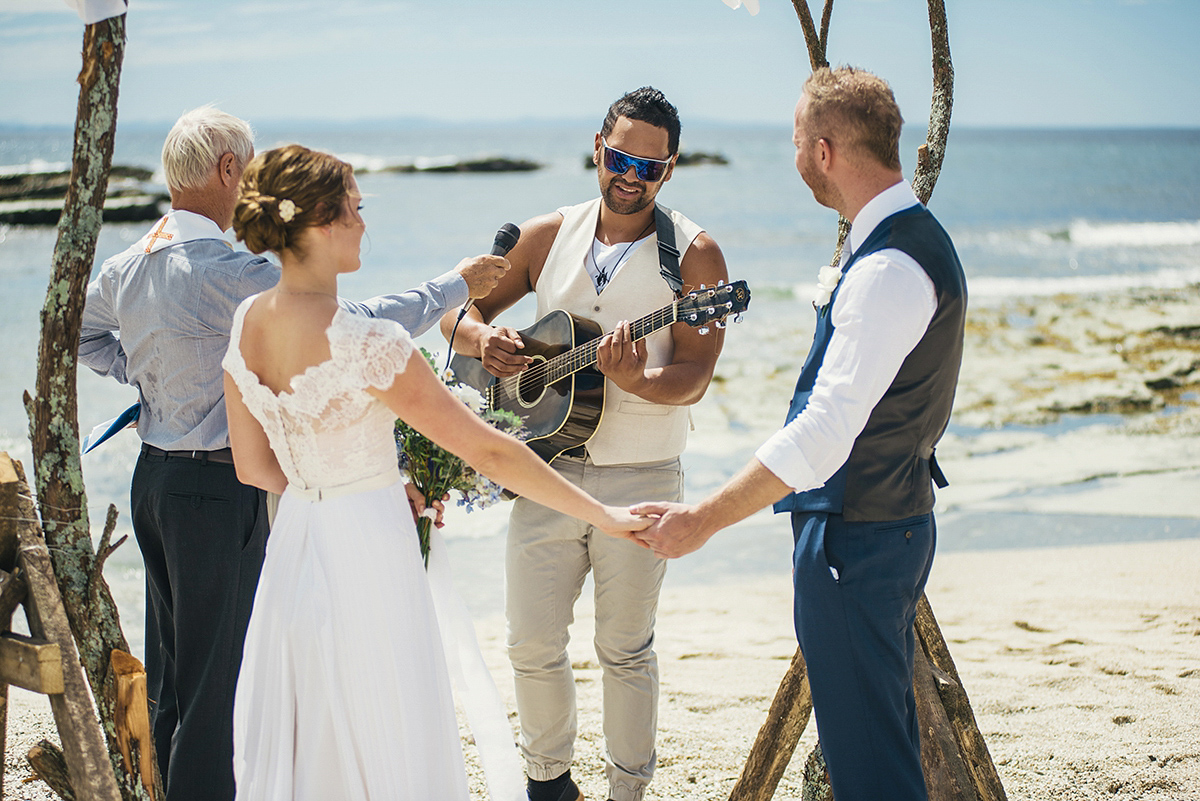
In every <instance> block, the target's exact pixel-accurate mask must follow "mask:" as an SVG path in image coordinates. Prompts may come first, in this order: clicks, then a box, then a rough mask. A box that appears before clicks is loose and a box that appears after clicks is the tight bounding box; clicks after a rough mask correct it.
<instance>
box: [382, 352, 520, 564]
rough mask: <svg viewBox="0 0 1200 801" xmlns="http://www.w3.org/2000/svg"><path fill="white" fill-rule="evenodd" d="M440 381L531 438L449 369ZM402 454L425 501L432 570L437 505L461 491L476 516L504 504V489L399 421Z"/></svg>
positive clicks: (423, 519) (494, 422) (421, 529)
mask: <svg viewBox="0 0 1200 801" xmlns="http://www.w3.org/2000/svg"><path fill="white" fill-rule="evenodd" d="M421 354H422V355H423V356H424V357H425V359H426V361H428V362H429V366H430V367H432V368H433V371H434V372H435V373H437V372H438V370H437V365H436V364H434V360H433V357H432V356H430V354H429V352H428V351H427V350H425V349H424V348H422V349H421ZM440 378H441V379H442V381H443V382H444V383H445V384H446V386H447V387H448V388H449V389H450V392H451V393H452V394H453V395H454V396H455V397H456V398H458V399H459V400H460V401H462V402H463V403H464V404H466V405H467V407H468V408H470V410H471V411H473V412H475V414H477V415H479V417H481V418H482V419H483V421H484V422H486V423H487V424H488V425H490V426H492V427H493V428H496V429H499V430H500V431H503V432H504V433H505V434H508V435H509V436H512V437H515V438H517V439H521V440H523V439H525V438H526V437H528V436H529V431H528V429H526V428H525V421H524V419H523V418H522V417H521V416H520V415H517V414H515V413H513V412H510V411H507V410H505V409H489V408H487V403H486V402H485V401H484V399H483V396H482V395H480V394H479V391H478V390H476V389H475V388H474V387H470V386H468V385H466V384H463V383H460V382H458V381H457V380H456V379H455V377H454V372H453V371H452V370H450V369H448V368H447V369H446V371H445V372H444V373H441V374H440ZM396 449H397V451H398V453H399V455H400V469H401V470H403V471H405V472H406V473H407V474H408V478H409V480H410V481H411V482H412V483H413V484H415V485H416V487H417V489H418V490H420V491H421V494H422V495H424V496H425V504H426V506H425V511H424V512H423V513H422V514H421V516H420V518H418V519H417V539H418V541H419V542H420V545H421V556H422V558H424V560H425V566H426V567H428V566H429V531H430V528H431V527H432V526H433V521H434V518H435V517H436V516H437V512H436V511H435V510H434V509H433V504H434V502H435V501H440V500H441V499H442V497H443V496H445V495H446V494H447V493H448V492H450V491H452V490H457V491H458V493H459V500H458V505H459V506H465V507H466V508H467V511H468V512H472V511H474V510H475V509H484V508H486V507H488V506H491V505H492V504H494V503H496V502H497V501H499V500H500V499H501V493H502V492H503V491H504V489H503V487H501V486H500V485H498V484H496V483H495V482H494V481H492V480H491V479H489V478H488V477H487V476H484V475H482V474H480V473H477V472H476V471H475V469H474V468H472V467H471V466H470V465H469V464H467V463H466V462H464V461H463V460H462V459H460V458H458V457H457V456H455V455H454V454H453V453H450V451H448V450H446V449H444V448H442V447H441V446H439V445H437V444H436V443H434V442H433V441H432V440H430V439H429V438H428V437H426V436H425V435H424V434H422V433H420V432H419V431H417V430H416V429H415V428H413V427H412V426H410V425H408V424H407V423H405V422H404V421H403V420H397V421H396Z"/></svg>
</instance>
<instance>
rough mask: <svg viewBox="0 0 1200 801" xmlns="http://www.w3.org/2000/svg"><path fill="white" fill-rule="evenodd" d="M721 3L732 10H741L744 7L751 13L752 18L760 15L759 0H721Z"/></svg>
mask: <svg viewBox="0 0 1200 801" xmlns="http://www.w3.org/2000/svg"><path fill="white" fill-rule="evenodd" d="M721 2H722V3H724V4H725V5H727V6H729V7H730V8H741V7H742V6H745V7H746V10H747V11H749V12H750V16H752V17H753V16H754V15H755V14H757V13H758V0H721Z"/></svg>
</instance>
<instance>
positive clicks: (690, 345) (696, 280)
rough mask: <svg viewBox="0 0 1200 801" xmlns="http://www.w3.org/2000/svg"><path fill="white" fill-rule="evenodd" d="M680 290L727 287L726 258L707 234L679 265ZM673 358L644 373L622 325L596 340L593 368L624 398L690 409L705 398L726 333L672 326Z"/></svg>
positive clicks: (638, 348)
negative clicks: (720, 283) (724, 283)
mask: <svg viewBox="0 0 1200 801" xmlns="http://www.w3.org/2000/svg"><path fill="white" fill-rule="evenodd" d="M679 272H680V275H681V276H682V277H683V281H684V289H686V290H689V291H690V290H693V289H699V288H700V285H701V284H703V285H705V286H716V284H717V282H718V281H728V280H729V272H728V270H727V269H726V267H725V256H724V255H723V254H722V253H721V249H720V248H719V247H717V243H716V242H714V241H713V239H712V237H710V236H709V235H708V234H704V233H701V234H700V235H699V236H697V237H696V239H695V241H694V242H692V246H691V247H690V248H688V251H687V253H686V254H685V255H684V258H683V261H682V262H681V263H680V265H679ZM671 336H672V338H673V340H674V346H675V352H674V355H673V356H672V358H671V363H670V364H668V365H664V366H662V367H654V368H647V367H646V349H645V345H644V344H643V343H640V342H639V343H635V342H633V338H632V336H631V335H630V331H629V324H628V323H621V324H619V325H618V326H617V327H616V329H614V331H613V332H612V333H611V334H608V335H606V336H604V337H603V338H602V339H601V340H600V345H599V347H598V348H597V351H596V363H597V367H598V368H599V370H600V372H602V373H604V375H605V376H607V377H608V378H610V379H611V380H612V381H613V383H615V384H616V385H617V386H618V387H620V388H621V389H623V390H625V391H626V392H629V393H632V394H634V395H637V396H638V397H639V398H642V399H643V400H647V401H650V402H651V403H661V404H665V405H669V406H688V405H690V404H693V403H695V402H696V401H698V400H700V399H701V398H702V397H704V393H705V391H706V390H707V389H708V385H709V382H710V381H712V376H713V370H715V369H716V366H717V357H718V356H720V355H721V347H722V346H723V345H724V343H725V331H724V330H723V329H720V328H717V327H716V326H711V327H710V331H709V333H708V335H707V336H706V335H702V334H701V333H700V332H699V330H698V329H696V328H693V327H691V326H689V325H687V324H686V323H675V324H674V325H673V326H671Z"/></svg>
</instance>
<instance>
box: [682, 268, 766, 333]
mask: <svg viewBox="0 0 1200 801" xmlns="http://www.w3.org/2000/svg"><path fill="white" fill-rule="evenodd" d="M749 306H750V287H748V286H746V282H745V281H734V282H733V283H732V284H726V283H720V284H718V285H717V286H713V287H705V286H703V285H701V286H700V288H699V289H697V290H694V291H692V292H689V293H687V294H686V295H684V296H683V297H682V298H680V299H679V300H677V301H675V308H676V312H677V314H676V318H675V319H677V320H679V321H680V322H684V323H687V324H688V325H690V326H692V327H693V328H699V329H700V333H701V334H707V333H708V326H709V323H712V324H714V325H716V327H717V328H724V327H725V320H726V318H727V317H729V315H731V314H732V315H733V316H734V317H733V321H734V322H735V323H739V322H741V320H742V312H744V311H746V309H747V308H748V307H749Z"/></svg>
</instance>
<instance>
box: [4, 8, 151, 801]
mask: <svg viewBox="0 0 1200 801" xmlns="http://www.w3.org/2000/svg"><path fill="white" fill-rule="evenodd" d="M124 54H125V16H124V15H120V16H117V17H111V18H109V19H106V20H102V21H100V22H97V23H94V24H91V25H88V26H86V28H85V29H84V34H83V65H82V68H81V70H80V73H79V79H78V80H79V105H78V109H77V112H76V119H75V141H74V150H73V153H72V160H71V182H70V186H69V187H68V189H67V196H66V200H65V202H64V206H63V212H62V216H61V218H60V219H59V223H58V239H57V241H56V243H55V246H54V257H53V266H52V274H51V277H50V284H49V288H48V290H47V292H46V302H45V305H44V306H43V307H42V314H41V322H42V335H41V342H40V344H39V347H38V373H37V388H36V393H35V394H34V395H33V396H32V397H31V396H30V395H29V393H28V392H27V393H26V394H25V407H26V411H27V412H28V414H29V418H30V440H31V441H32V443H33V474H34V484H35V486H36V490H37V500H38V512H39V515H40V517H41V521H42V529H43V532H44V535H45V539H46V544H47V546H48V547H49V550H50V554H51V557H52V559H53V565H54V574H55V577H56V579H57V583H58V587H59V591H60V593H61V595H62V599H63V603H64V605H65V607H66V611H67V618H68V620H69V622H70V627H71V631H72V633H73V634H74V636H75V640H76V642H77V643H78V646H79V655H80V659H81V661H82V664H83V669H84V672H85V674H86V675H87V679H88V683H89V684H90V685H91V689H92V694H93V696H94V697H95V699H96V703H97V706H98V707H99V712H100V719H101V721H102V723H103V726H104V730H105V734H106V737H107V740H108V751H109V757H110V761H111V762H112V765H113V769H114V771H115V773H116V776H117V779H118V782H119V783H120V785H121V794H122V797H123V798H125V799H133V798H142V799H148V798H152V797H161V795H160V794H159V793H158V792H157V791H150V792H149V793H148V791H147V790H146V789H145V787H143V785H142V784H141V783H140V782H139V781H137V780H136V779H135V778H134V777H131V776H130V775H129V774H128V773H126V772H125V770H124V765H125V764H126V763H125V760H124V758H123V756H122V754H121V748H120V743H119V740H118V737H117V732H116V727H115V724H114V720H115V709H114V704H115V700H114V699H115V698H116V697H117V696H116V693H115V692H114V691H112V690H111V689H110V688H108V687H107V686H106V685H107V683H108V682H111V681H113V680H115V679H114V676H113V673H112V671H111V668H110V659H111V656H112V653H113V651H114V650H119V651H123V652H127V651H128V650H129V645H128V643H127V642H126V640H125V635H124V634H123V633H122V631H121V623H120V618H119V616H118V614H117V607H116V604H115V603H114V602H113V599H112V595H111V594H110V592H109V589H108V584H107V583H106V582H105V580H104V577H103V574H102V571H103V568H104V562H105V560H106V559H107V558H108V556H109V555H110V554H111V553H112V550H113V549H114V548H115V547H116V545H110V544H109V541H108V537H109V536H110V535H111V526H109V527H106V530H105V537H104V538H103V539H102V540H101V543H100V547H99V550H98V551H96V550H93V548H92V539H91V529H90V524H89V521H88V513H87V496H86V493H85V492H84V487H83V472H82V470H81V468H80V463H79V456H80V453H79V450H80V449H79V425H78V405H77V396H76V391H75V382H76V368H77V360H76V356H77V352H78V348H79V330H80V324H81V320H82V316H83V305H84V299H85V288H86V285H87V281H88V278H89V276H90V275H91V271H92V262H93V260H94V258H95V254H96V239H97V237H98V235H99V232H100V223H101V219H102V215H103V209H104V199H105V196H106V195H107V192H108V172H109V167H110V166H111V164H112V152H113V140H114V137H115V135H116V126H117V94H118V88H119V85H120V78H121V63H122V60H123V58H124ZM119 544H120V542H118V543H117V545H119ZM146 745H149V744H146ZM152 761H153V760H152Z"/></svg>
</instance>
